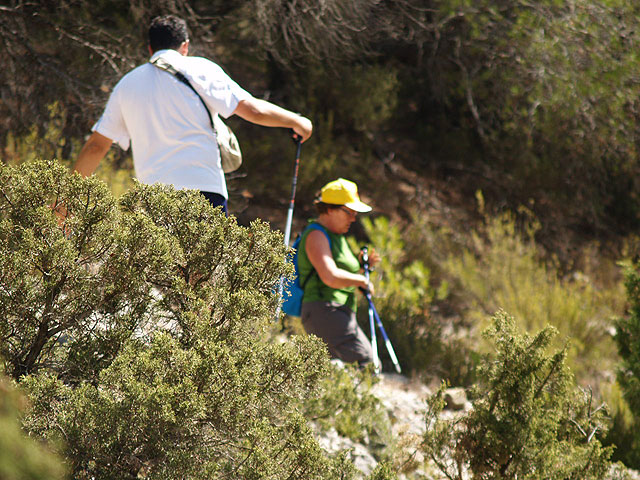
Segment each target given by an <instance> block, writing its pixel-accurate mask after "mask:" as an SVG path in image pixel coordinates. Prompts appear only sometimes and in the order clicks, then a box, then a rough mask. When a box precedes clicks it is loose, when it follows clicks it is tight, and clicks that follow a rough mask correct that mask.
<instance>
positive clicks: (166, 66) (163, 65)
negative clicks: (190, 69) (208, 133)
mask: <svg viewBox="0 0 640 480" xmlns="http://www.w3.org/2000/svg"><path fill="white" fill-rule="evenodd" d="M149 63H151V65H155V66H156V67H158V68H159V69H161V70H165V71H167V72H169V73H170V74H172V75H173V76H174V77H176V78H177V79H178V80H179V81H181V82H182V83H184V84H185V85H186V86H187V87H189V88H190V89H191V91H192V92H193V93H195V94H196V96H197V97H198V98H199V99H200V103H202V106H203V107H204V109H205V111H206V112H207V116H208V117H209V123H210V124H211V128H212V129H213V131H214V132H215V131H216V126H215V124H214V123H213V117H212V116H211V112H210V111H209V107H207V104H206V103H204V100H203V99H202V97H201V96H200V94H199V93H198V92H197V91H196V89H195V88H194V87H193V85H191V82H189V80H187V77H185V76H184V75H183V74H182V72H179V71H178V70H176V69H175V67H174V66H173V65H171V64H170V63H169V62H167V61H166V60H165V59H164V58H162V57H157V58H155V59H154V60H153V61H152V62H149Z"/></svg>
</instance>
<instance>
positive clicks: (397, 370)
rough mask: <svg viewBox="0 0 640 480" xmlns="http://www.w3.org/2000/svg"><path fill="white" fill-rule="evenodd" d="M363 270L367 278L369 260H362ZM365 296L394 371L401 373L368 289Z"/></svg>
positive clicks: (364, 249)
mask: <svg viewBox="0 0 640 480" xmlns="http://www.w3.org/2000/svg"><path fill="white" fill-rule="evenodd" d="M362 250H363V255H362V258H363V260H364V258H365V255H366V253H365V252H366V250H367V249H366V247H363V248H362ZM368 259H369V257H368V255H367V260H368ZM364 272H365V276H366V277H367V278H369V277H368V276H369V262H368V261H367V262H364ZM365 296H366V297H367V302H369V310H370V311H371V312H372V313H373V317H374V318H375V320H376V324H377V325H378V328H379V329H380V333H382V338H383V339H384V343H385V345H386V347H387V351H388V352H389V356H390V357H391V361H392V362H393V365H394V367H396V372H398V373H401V372H402V370H401V368H400V363H399V362H398V357H396V352H394V350H393V346H392V345H391V340H389V336H388V335H387V332H386V330H385V329H384V327H383V326H382V320H380V315H378V311H377V310H376V307H375V305H374V304H373V299H372V298H371V292H370V291H369V289H367V290H365ZM376 356H377V355H376Z"/></svg>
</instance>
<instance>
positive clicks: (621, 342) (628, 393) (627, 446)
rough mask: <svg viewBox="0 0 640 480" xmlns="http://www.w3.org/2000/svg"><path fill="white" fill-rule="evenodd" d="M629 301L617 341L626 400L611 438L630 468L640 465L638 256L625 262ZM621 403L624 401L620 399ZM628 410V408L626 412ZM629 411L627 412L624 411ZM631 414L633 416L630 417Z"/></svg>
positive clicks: (639, 302) (621, 385) (619, 323)
mask: <svg viewBox="0 0 640 480" xmlns="http://www.w3.org/2000/svg"><path fill="white" fill-rule="evenodd" d="M623 266H624V274H625V287H626V291H627V299H628V302H629V310H628V314H627V315H626V317H624V318H620V319H619V320H618V321H617V322H616V328H617V333H616V342H617V345H618V351H619V353H620V357H621V362H620V366H619V370H618V383H619V385H620V388H621V390H622V395H623V398H624V400H625V403H624V404H623V405H622V406H621V408H619V409H618V410H617V411H616V416H615V417H614V424H613V427H614V431H613V432H612V434H611V435H610V436H609V439H608V440H609V441H610V442H612V443H615V444H617V446H618V450H616V458H619V459H620V460H622V461H623V462H624V463H625V464H626V465H628V466H629V467H631V468H639V467H640V434H639V433H638V416H639V415H640V380H639V378H640V377H639V376H638V375H640V349H639V348H638V345H640V343H639V342H640V264H639V263H638V261H637V259H636V260H634V261H632V262H631V261H628V262H625V263H624V264H623ZM621 403H622V402H621ZM625 411H627V412H625ZM625 413H626V415H625ZM629 417H631V418H629Z"/></svg>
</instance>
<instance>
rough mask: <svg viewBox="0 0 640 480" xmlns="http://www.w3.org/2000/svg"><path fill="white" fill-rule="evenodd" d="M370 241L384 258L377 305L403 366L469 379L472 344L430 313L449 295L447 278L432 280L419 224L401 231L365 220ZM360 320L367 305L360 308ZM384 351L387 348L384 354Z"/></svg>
mask: <svg viewBox="0 0 640 480" xmlns="http://www.w3.org/2000/svg"><path fill="white" fill-rule="evenodd" d="M362 225H363V226H364V229H365V232H366V234H367V236H368V237H369V239H370V240H371V244H372V245H373V246H374V247H375V249H376V251H377V252H378V253H379V254H380V256H381V261H380V264H379V265H378V266H377V267H376V271H375V272H374V273H373V275H372V278H373V279H374V282H375V285H376V296H375V299H374V301H375V305H376V309H377V310H378V312H379V314H380V316H381V318H382V321H383V322H384V325H385V330H387V333H388V334H389V337H390V338H391V341H392V343H393V346H394V350H395V352H396V354H397V356H398V359H399V361H400V364H401V365H402V367H403V368H404V369H405V370H408V371H411V370H413V371H415V372H418V373H429V374H438V375H441V376H444V377H446V378H449V379H450V380H451V381H452V382H457V383H465V382H466V381H468V380H469V376H470V373H469V371H470V370H471V369H472V366H470V363H471V358H470V354H469V352H468V346H467V345H465V343H464V341H463V340H461V339H459V338H455V337H453V336H451V335H448V334H447V333H446V330H447V327H448V324H447V322H446V321H445V320H444V319H442V318H441V317H439V316H435V315H433V314H432V307H433V303H434V302H438V301H442V300H444V299H445V298H446V297H447V296H448V295H449V293H450V292H449V290H450V288H449V284H448V282H447V281H446V280H441V278H442V276H440V280H439V279H437V278H434V276H433V275H432V273H431V269H430V268H429V266H428V265H431V264H434V261H433V258H431V256H430V255H431V254H433V252H431V251H429V252H425V251H424V249H423V247H424V244H423V239H422V238H420V237H419V236H418V235H416V234H415V233H416V232H415V229H416V227H415V224H412V225H411V226H407V227H406V228H404V229H403V230H401V229H400V227H399V226H398V224H393V223H391V222H390V221H389V220H388V219H387V218H385V217H377V218H375V219H374V220H370V219H369V218H363V219H362ZM359 312H360V317H361V320H362V318H363V316H364V315H366V312H367V308H366V305H365V304H363V305H362V306H361V308H360V309H359ZM381 354H382V355H384V353H383V352H381Z"/></svg>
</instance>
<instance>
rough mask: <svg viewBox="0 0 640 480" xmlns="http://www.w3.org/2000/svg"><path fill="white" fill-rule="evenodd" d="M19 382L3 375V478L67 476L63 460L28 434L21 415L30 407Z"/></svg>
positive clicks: (0, 451)
mask: <svg viewBox="0 0 640 480" xmlns="http://www.w3.org/2000/svg"><path fill="white" fill-rule="evenodd" d="M26 403H27V402H26V400H25V398H24V396H23V395H22V394H21V393H20V392H19V391H18V390H17V389H16V388H15V385H13V384H12V382H11V381H10V380H9V379H8V378H6V377H4V376H3V377H0V478H2V479H3V480H58V479H62V478H64V474H65V468H64V466H63V464H62V462H61V460H60V459H59V458H58V457H56V456H54V455H53V454H52V453H51V452H49V451H48V450H47V449H46V448H45V446H43V445H41V444H39V443H38V442H37V441H35V440H34V439H33V438H29V437H27V436H26V435H25V434H24V432H23V431H22V429H21V428H20V422H19V417H20V416H21V415H24V411H25V410H27V409H28V406H27V405H26Z"/></svg>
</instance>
